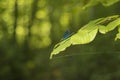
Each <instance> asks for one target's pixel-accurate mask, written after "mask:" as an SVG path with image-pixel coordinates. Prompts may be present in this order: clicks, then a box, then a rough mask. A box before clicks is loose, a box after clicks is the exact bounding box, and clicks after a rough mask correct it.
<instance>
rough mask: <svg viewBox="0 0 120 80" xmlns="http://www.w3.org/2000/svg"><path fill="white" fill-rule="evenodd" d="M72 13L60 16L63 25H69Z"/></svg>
mask: <svg viewBox="0 0 120 80" xmlns="http://www.w3.org/2000/svg"><path fill="white" fill-rule="evenodd" d="M70 18H71V14H70V13H63V14H62V15H61V18H60V23H61V25H62V26H63V27H67V26H68V25H69V23H70Z"/></svg>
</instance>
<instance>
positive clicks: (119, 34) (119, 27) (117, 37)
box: [115, 26, 120, 41]
mask: <svg viewBox="0 0 120 80" xmlns="http://www.w3.org/2000/svg"><path fill="white" fill-rule="evenodd" d="M118 39H120V26H118V33H117V34H116V37H115V41H116V40H118Z"/></svg>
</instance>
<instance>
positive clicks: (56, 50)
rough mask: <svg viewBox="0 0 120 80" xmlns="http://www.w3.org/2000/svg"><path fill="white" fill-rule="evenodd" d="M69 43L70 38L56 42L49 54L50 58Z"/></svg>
mask: <svg viewBox="0 0 120 80" xmlns="http://www.w3.org/2000/svg"><path fill="white" fill-rule="evenodd" d="M70 45H71V41H70V38H68V39H66V40H64V41H62V42H60V43H58V44H56V45H55V47H54V49H53V51H52V53H51V55H50V59H51V58H52V56H53V55H56V54H58V53H59V52H61V51H64V50H65V49H66V48H67V47H69V46H70Z"/></svg>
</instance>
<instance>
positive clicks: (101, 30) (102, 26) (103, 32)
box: [98, 25, 107, 34]
mask: <svg viewBox="0 0 120 80" xmlns="http://www.w3.org/2000/svg"><path fill="white" fill-rule="evenodd" d="M98 28H99V32H100V33H102V34H105V33H106V32H107V29H106V26H104V25H99V26H98Z"/></svg>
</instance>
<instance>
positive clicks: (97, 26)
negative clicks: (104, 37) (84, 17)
mask: <svg viewBox="0 0 120 80" xmlns="http://www.w3.org/2000/svg"><path fill="white" fill-rule="evenodd" d="M106 24H107V25H106ZM118 25H120V18H119V16H118V15H115V16H110V17H106V18H99V19H96V20H93V21H90V22H89V23H88V24H87V25H85V26H83V27H82V28H81V29H79V30H78V32H77V33H76V34H74V35H72V36H71V37H69V38H68V39H66V40H64V41H62V42H60V43H58V44H56V45H55V47H54V49H53V51H52V53H51V55H50V59H51V58H52V56H53V55H56V54H59V53H60V52H61V51H64V50H65V49H66V48H67V47H69V46H71V45H78V44H87V43H90V42H91V41H93V40H94V38H95V36H96V35H97V32H98V30H99V32H100V33H102V34H105V33H107V32H109V31H111V30H113V29H115V28H116V27H117V26H118ZM118 31H119V33H118V34H117V35H116V39H120V28H119V29H118Z"/></svg>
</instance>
